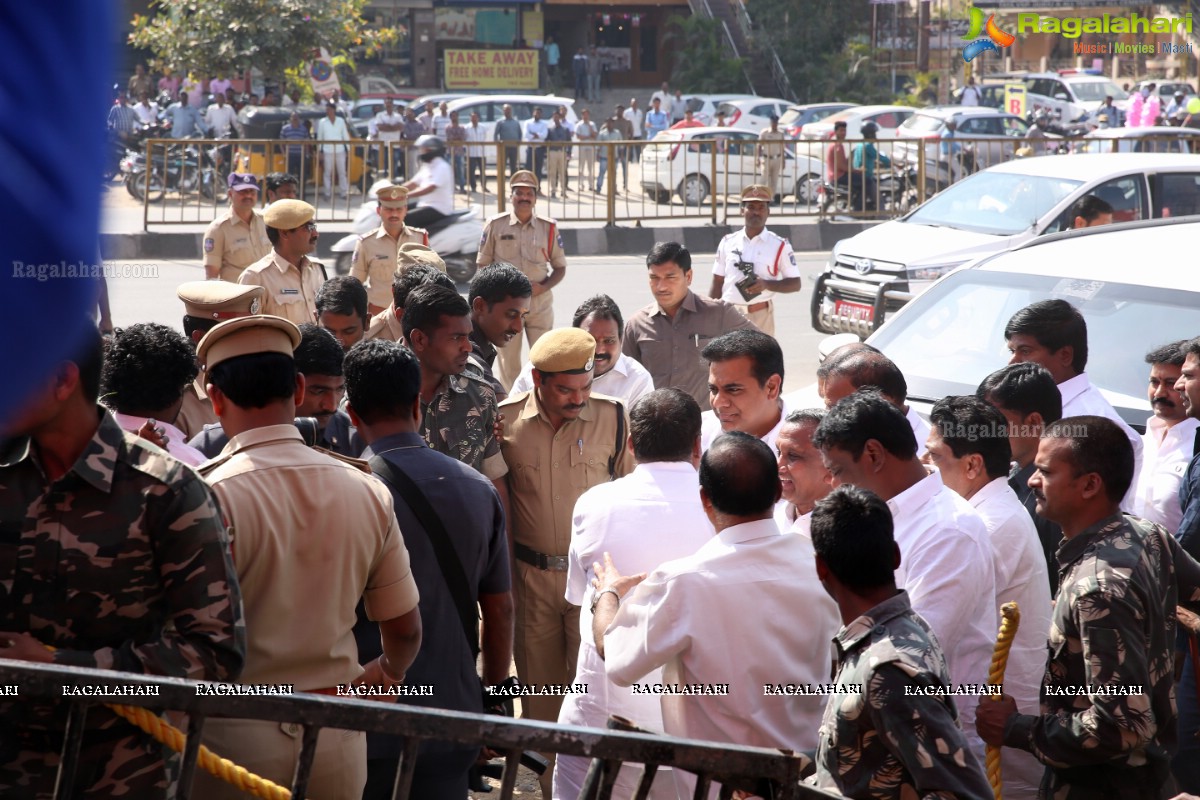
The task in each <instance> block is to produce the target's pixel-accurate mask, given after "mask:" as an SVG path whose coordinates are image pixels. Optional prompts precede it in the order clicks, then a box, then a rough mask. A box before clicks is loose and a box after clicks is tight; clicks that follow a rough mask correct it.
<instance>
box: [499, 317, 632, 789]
mask: <svg viewBox="0 0 1200 800" xmlns="http://www.w3.org/2000/svg"><path fill="white" fill-rule="evenodd" d="M595 356H596V340H595V339H593V338H592V335H591V334H590V333H588V332H587V331H584V330H582V329H580V328H557V329H555V330H552V331H550V332H549V333H547V334H546V335H545V336H543V337H541V338H540V339H538V341H537V342H536V343H535V344H534V345H533V347H532V348H530V353H529V358H530V361H531V362H532V364H533V385H534V388H533V389H532V390H530V391H528V392H521V393H519V394H516V395H514V396H512V397H510V398H509V399H508V400H506V401H504V402H503V403H501V404H500V413H501V415H502V418H503V420H504V428H503V435H502V438H501V443H500V451H501V453H502V454H503V455H504V460H505V462H506V463H507V464H508V476H507V477H508V492H509V503H510V511H511V514H510V517H509V522H510V533H511V537H512V541H513V548H514V554H515V556H516V564H515V573H514V574H515V576H516V578H515V580H514V581H513V584H514V586H515V587H516V609H517V615H516V631H515V640H514V647H513V655H514V660H515V661H516V664H517V676H518V677H519V678H520V680H521V682H522V683H524V684H539V685H540V684H563V683H568V682H570V681H571V679H572V678H573V677H574V675H575V665H576V658H577V656H578V654H579V607H578V606H575V605H572V604H570V603H568V602H567V601H566V599H565V597H566V588H567V550H568V548H569V546H570V543H571V513H572V511H573V509H574V508H575V501H576V500H578V499H579V497H580V495H582V494H583V493H584V492H586V491H587V490H588V489H589V488H591V487H592V486H596V485H598V484H601V483H606V482H608V481H610V480H613V479H614V478H620V477H622V476H623V475H625V474H627V473H628V472H630V471H632V469H633V456H632V454H631V453H630V451H629V448H628V447H626V446H625V443H626V440H627V435H626V431H627V430H628V427H627V425H626V421H625V409H624V408H623V406H622V405H621V403H620V401H618V400H616V399H614V398H610V397H603V396H601V395H593V394H592V371H593V367H594V358H595ZM521 704H522V708H523V709H524V713H525V716H526V717H528V718H530V719H538V720H544V721H547V722H553V721H555V720H557V719H558V711H559V707H560V706H561V705H562V697H561V696H557V697H555V696H523V697H522V698H521ZM550 781H551V771H549V770H548V771H547V772H546V774H545V775H543V776H542V784H543V785H542V796H543V797H549V796H550Z"/></svg>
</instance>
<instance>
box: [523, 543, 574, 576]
mask: <svg viewBox="0 0 1200 800" xmlns="http://www.w3.org/2000/svg"><path fill="white" fill-rule="evenodd" d="M513 552H514V553H515V554H516V556H517V559H518V560H520V561H524V562H525V563H526V564H529V565H530V566H533V567H537V568H538V569H542V570H545V571H546V572H566V571H567V557H566V556H548V555H546V554H545V553H539V552H538V551H537V550H534V549H533V548H531V547H526V546H525V545H523V544H515V543H514V544H513Z"/></svg>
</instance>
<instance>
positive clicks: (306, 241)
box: [238, 200, 325, 325]
mask: <svg viewBox="0 0 1200 800" xmlns="http://www.w3.org/2000/svg"><path fill="white" fill-rule="evenodd" d="M316 215H317V210H316V209H315V208H313V207H312V206H310V205H309V204H308V203H306V202H304V201H303V200H278V201H276V202H274V203H272V204H271V207H270V208H268V209H267V213H266V214H265V215H263V219H264V221H265V222H266V223H267V237H268V238H270V240H271V245H272V246H273V248H274V249H273V250H272V251H271V253H269V254H268V255H266V256H264V257H263V258H261V259H259V260H258V261H256V262H255V263H253V264H251V265H250V266H249V267H246V270H245V272H243V273H242V275H241V277H239V278H238V283H240V284H242V285H244V286H261V287H263V288H264V289H265V290H266V293H265V294H264V295H263V299H262V313H264V314H271V315H273V316H276V317H282V318H284V319H286V320H289V321H291V322H293V323H295V324H296V325H300V324H301V323H304V322H316V321H317V292H318V291H319V290H320V289H321V284H323V283H324V282H325V272H324V269H323V268H322V267H321V266H320V265H319V264H315V263H313V262H312V261H309V260H308V256H309V254H310V253H312V252H313V250H315V249H316V247H317V224H316V223H315V222H313V221H312V219H313V217H315V216H316Z"/></svg>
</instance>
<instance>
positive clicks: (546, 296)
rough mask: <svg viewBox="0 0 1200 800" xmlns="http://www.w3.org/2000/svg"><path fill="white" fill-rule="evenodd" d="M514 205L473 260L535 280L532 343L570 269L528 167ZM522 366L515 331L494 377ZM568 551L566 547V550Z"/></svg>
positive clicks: (528, 333) (493, 223) (528, 327)
mask: <svg viewBox="0 0 1200 800" xmlns="http://www.w3.org/2000/svg"><path fill="white" fill-rule="evenodd" d="M511 186H512V210H511V211H509V212H508V213H507V214H497V215H496V216H494V217H492V218H491V219H489V220H488V222H487V225H486V226H484V229H483V237H482V239H481V240H480V242H479V255H478V256H477V257H476V259H475V261H476V263H477V264H478V265H479V267H481V268H482V267H486V266H488V265H489V264H494V263H496V262H498V261H506V262H508V263H510V264H514V265H515V266H516V267H517V269H519V270H521V272H523V273H524V274H525V277H527V278H529V281H530V282H531V283H532V284H533V298H532V300H531V301H530V304H529V314H528V316H526V317H525V338H526V339H528V340H529V346H530V347H531V348H532V347H533V345H534V344H535V343H536V342H537V340H538V339H540V338H541V337H542V335H543V334H544V333H546V331H548V330H550V328H551V327H552V326H553V325H554V295H553V293H552V292H551V291H550V290H551V289H552V288H553V287H555V286H557V285H558V284H559V282H561V281H562V279H563V276H564V275H566V270H567V257H566V255H564V253H563V247H562V235H561V234H559V232H558V223H557V222H555V221H554V220H553V219H550V218H549V217H543V216H541V215H539V214H536V213H534V210H533V208H534V205H535V203H536V202H537V197H538V180H537V177H536V176H535V175H534V174H533V173H532V172H530V171H529V170H520V171H519V172H516V173H514V174H513V176H512V181H511ZM520 372H521V340H520V337H514V339H513V340H512V341H511V342H509V343H508V344H507V345H505V346H504V347H501V348H499V352H498V354H497V368H496V377H497V378H498V379H499V380H500V382H501V383H502V384H504V387H505V388H506V389H507V388H509V387H511V386H512V384H513V381H515V380H516V379H517V375H518V374H520ZM564 552H565V551H564Z"/></svg>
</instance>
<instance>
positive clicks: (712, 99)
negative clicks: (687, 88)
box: [647, 94, 755, 125]
mask: <svg viewBox="0 0 1200 800" xmlns="http://www.w3.org/2000/svg"><path fill="white" fill-rule="evenodd" d="M754 98H755V95H752V94H691V95H684V98H683V99H684V102H685V103H686V105H685V106H684V108H686V109H687V110H688V111H691V112H692V119H694V120H696V121H697V122H703V123H704V124H705V125H712V124H713V122H714V121H715V120H716V118H717V107H718V106H720V105H721V103H725V102H728V101H730V100H753V99H754ZM672 102H674V100H672ZM647 108H649V105H647Z"/></svg>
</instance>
